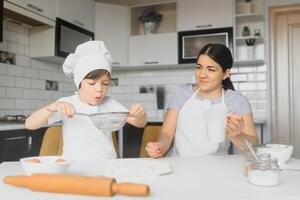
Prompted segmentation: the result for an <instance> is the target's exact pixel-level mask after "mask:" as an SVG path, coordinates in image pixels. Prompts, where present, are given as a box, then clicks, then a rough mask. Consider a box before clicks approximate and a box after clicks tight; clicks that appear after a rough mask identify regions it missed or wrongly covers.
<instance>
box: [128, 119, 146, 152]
mask: <svg viewBox="0 0 300 200" xmlns="http://www.w3.org/2000/svg"><path fill="white" fill-rule="evenodd" d="M143 132H144V128H137V127H135V126H133V125H130V124H128V123H126V124H125V126H124V127H123V158H138V157H139V156H140V148H141V143H142V138H143Z"/></svg>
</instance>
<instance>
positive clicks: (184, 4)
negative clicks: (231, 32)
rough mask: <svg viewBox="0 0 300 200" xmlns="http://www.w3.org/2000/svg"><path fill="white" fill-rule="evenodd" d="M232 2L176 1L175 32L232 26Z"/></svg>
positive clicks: (217, 0)
mask: <svg viewBox="0 0 300 200" xmlns="http://www.w3.org/2000/svg"><path fill="white" fill-rule="evenodd" d="M233 5H234V2H233V0H178V1H177V20H178V21H177V22H178V23H177V26H178V27H177V30H178V31H185V30H195V29H208V28H215V27H228V26H233V7H234V6H233Z"/></svg>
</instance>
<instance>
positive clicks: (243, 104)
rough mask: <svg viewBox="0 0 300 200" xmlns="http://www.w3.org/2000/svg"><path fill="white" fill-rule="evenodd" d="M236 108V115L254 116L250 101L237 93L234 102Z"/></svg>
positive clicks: (234, 109)
mask: <svg viewBox="0 0 300 200" xmlns="http://www.w3.org/2000/svg"><path fill="white" fill-rule="evenodd" d="M232 104H233V105H235V106H234V108H233V112H234V113H236V114H252V109H251V105H250V103H249V101H248V99H247V98H246V97H245V96H244V95H242V94H241V93H237V95H236V97H235V98H234V101H233V102H232Z"/></svg>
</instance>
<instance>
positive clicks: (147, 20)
mask: <svg viewBox="0 0 300 200" xmlns="http://www.w3.org/2000/svg"><path fill="white" fill-rule="evenodd" d="M161 18H162V14H160V13H159V12H158V11H157V10H154V9H153V8H145V9H143V11H142V14H141V16H139V20H140V21H141V22H142V23H143V25H144V31H145V34H148V33H154V32H155V29H156V26H157V24H158V23H159V22H160V21H161Z"/></svg>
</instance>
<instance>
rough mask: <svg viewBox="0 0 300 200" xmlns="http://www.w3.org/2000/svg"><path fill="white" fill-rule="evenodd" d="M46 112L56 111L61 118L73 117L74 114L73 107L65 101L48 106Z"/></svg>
mask: <svg viewBox="0 0 300 200" xmlns="http://www.w3.org/2000/svg"><path fill="white" fill-rule="evenodd" d="M48 111H50V112H52V111H57V112H58V113H59V114H61V115H62V116H67V117H73V116H74V114H75V113H76V111H75V108H74V106H73V105H72V104H71V103H68V102H65V101H57V102H55V103H53V104H51V105H50V106H48Z"/></svg>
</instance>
